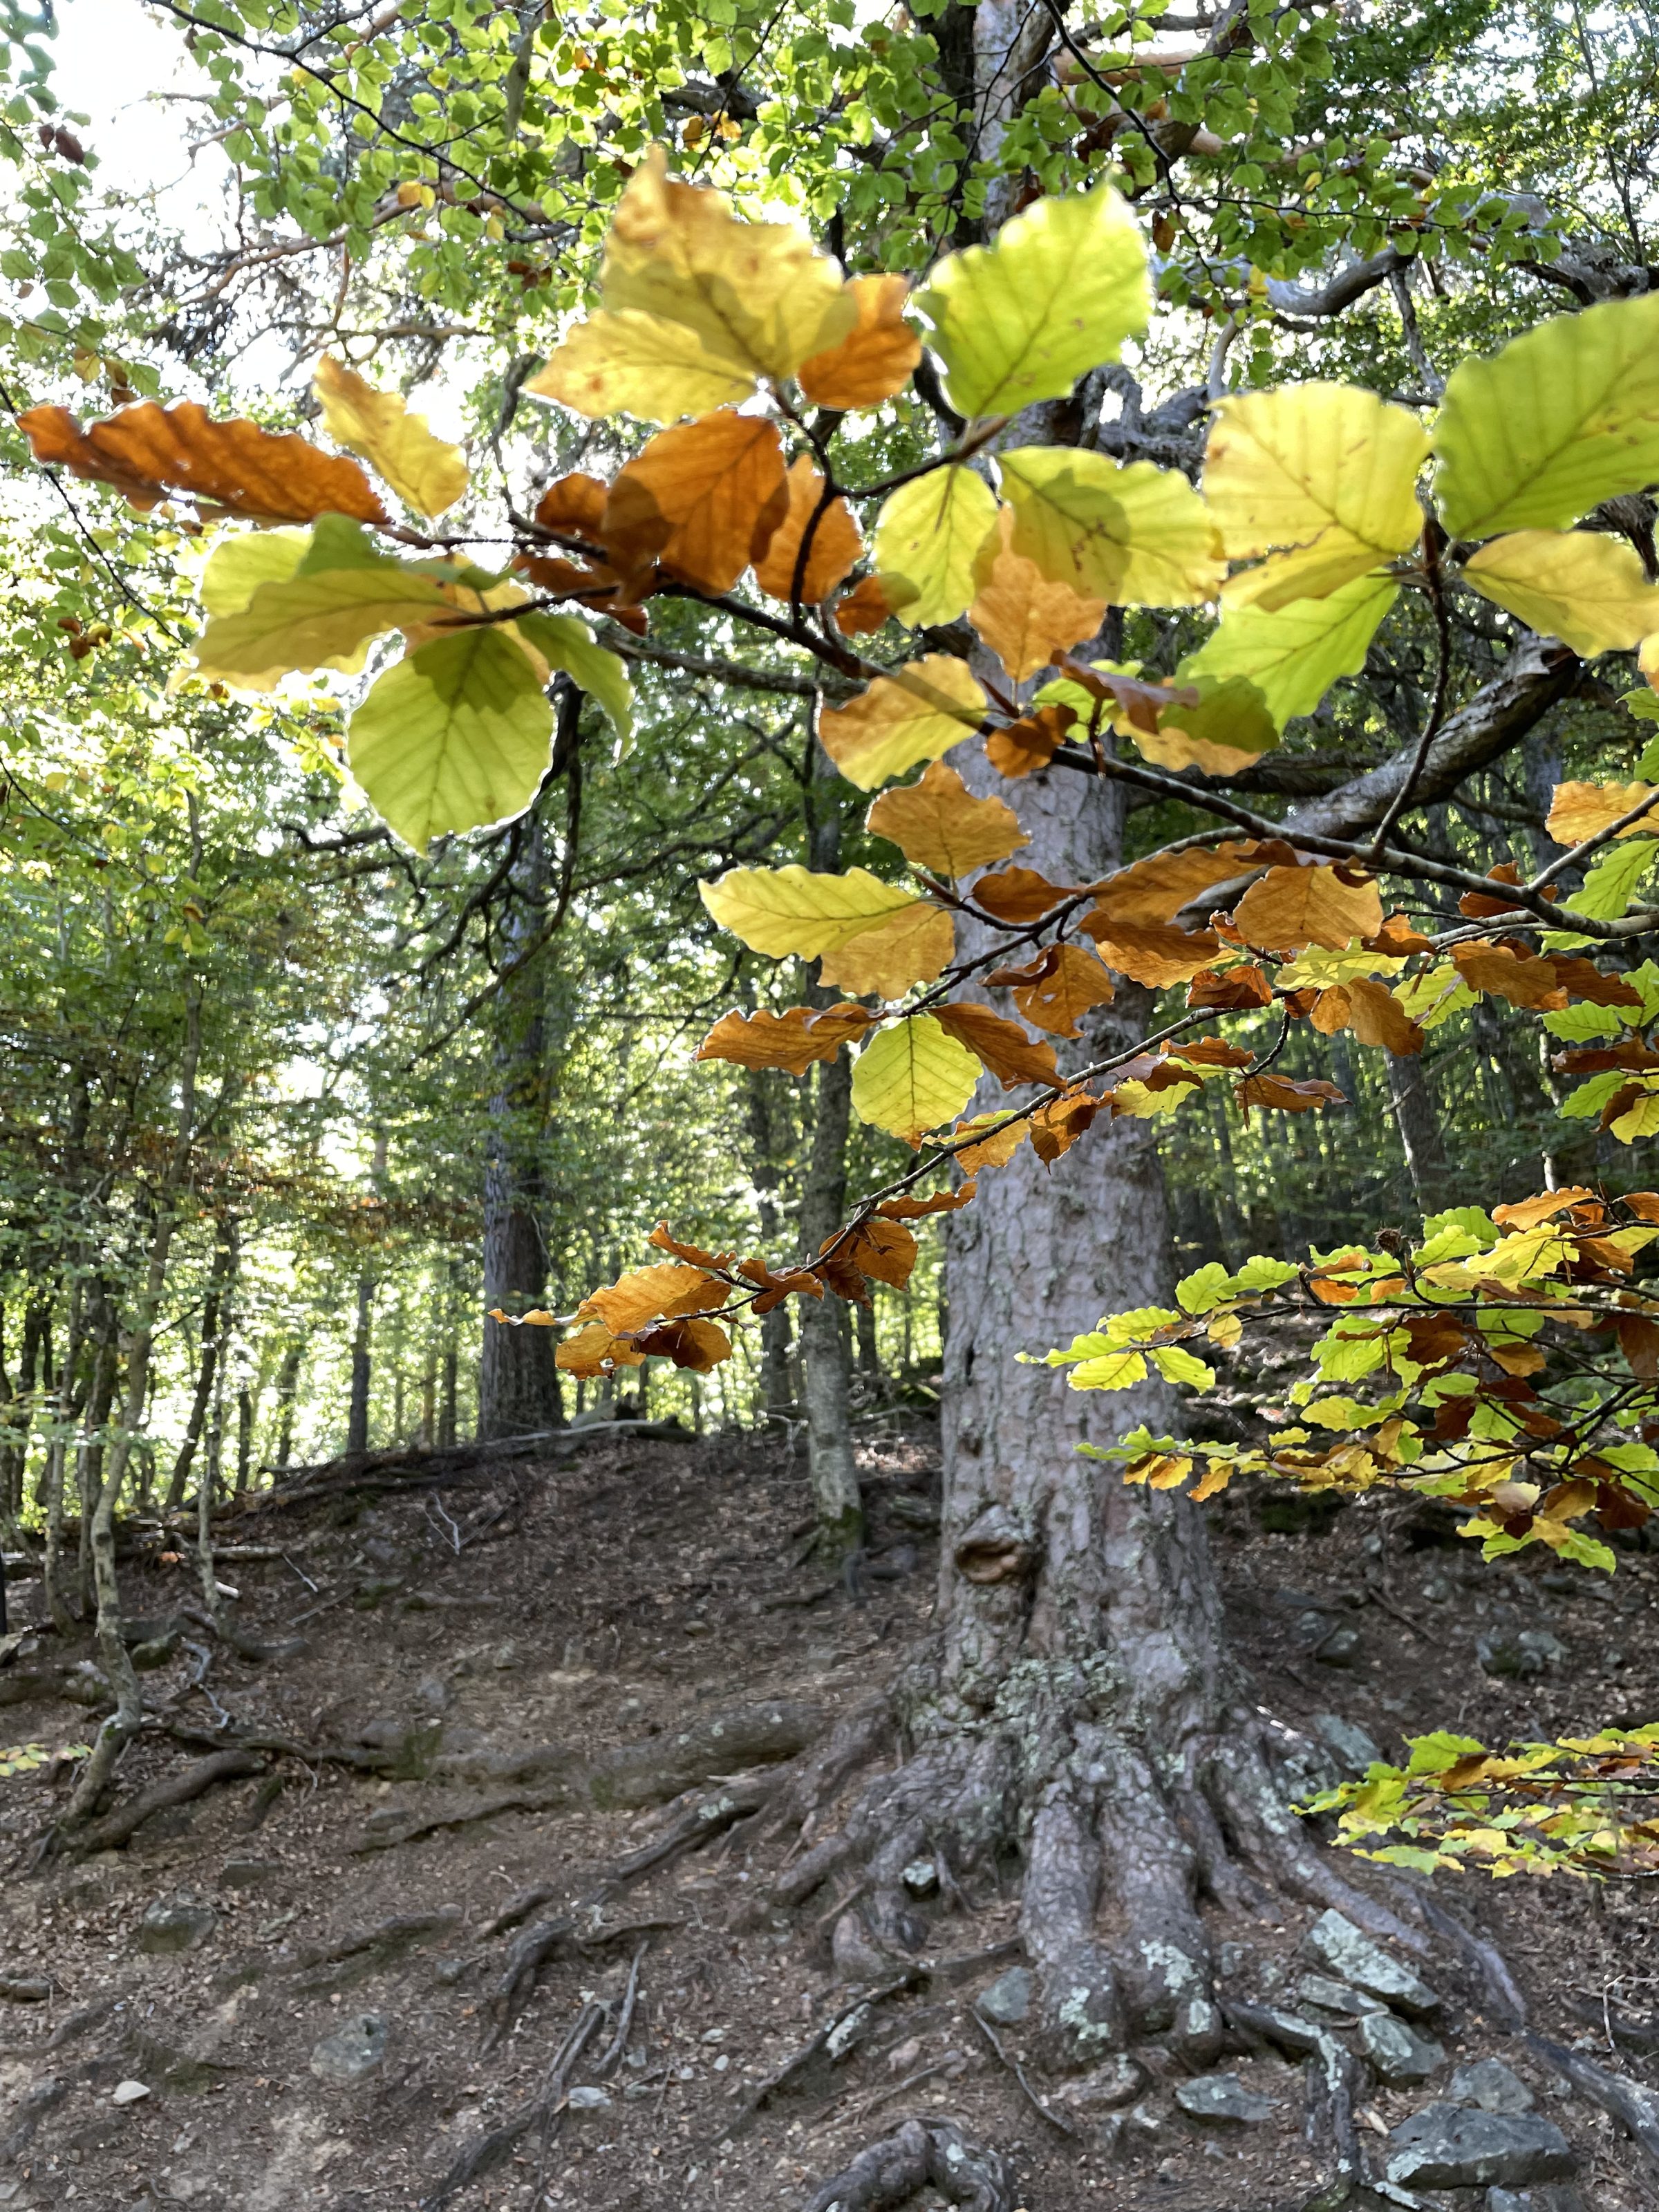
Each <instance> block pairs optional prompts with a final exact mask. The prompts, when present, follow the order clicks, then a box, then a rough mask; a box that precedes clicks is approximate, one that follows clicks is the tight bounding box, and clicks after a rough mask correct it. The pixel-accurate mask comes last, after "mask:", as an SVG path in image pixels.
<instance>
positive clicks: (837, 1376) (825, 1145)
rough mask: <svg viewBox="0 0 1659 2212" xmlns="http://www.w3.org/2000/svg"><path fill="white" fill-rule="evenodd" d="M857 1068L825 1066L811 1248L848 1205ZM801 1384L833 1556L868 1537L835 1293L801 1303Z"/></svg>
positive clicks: (809, 1218) (806, 1195) (805, 1236)
mask: <svg viewBox="0 0 1659 2212" xmlns="http://www.w3.org/2000/svg"><path fill="white" fill-rule="evenodd" d="M852 1097H853V1069H852V1063H851V1061H850V1060H849V1059H848V1055H847V1054H845V1053H843V1054H841V1055H840V1057H839V1058H838V1059H836V1060H830V1061H829V1062H828V1063H826V1064H825V1065H824V1066H821V1067H820V1068H819V1069H818V1073H817V1097H816V1099H815V1102H814V1112H813V1116H812V1150H811V1157H810V1158H809V1161H808V1164H807V1170H806V1182H805V1188H804V1189H803V1190H802V1193H801V1205H800V1227H801V1243H802V1247H803V1249H805V1251H807V1252H809V1253H811V1252H816V1251H817V1249H818V1248H819V1246H820V1245H822V1244H823V1243H825V1242H826V1241H827V1240H828V1239H829V1237H833V1236H834V1235H835V1233H836V1230H837V1229H839V1228H840V1226H841V1223H842V1214H843V1213H844V1212H845V1211H846V1205H847V1127H848V1117H849V1115H850V1112H851V1106H852ZM800 1352H801V1370H802V1383H803V1385H804V1388H805V1397H806V1452H807V1474H808V1479H809V1480H810V1481H811V1486H812V1504H813V1509H814V1510H815V1512H816V1513H817V1523H818V1543H819V1548H820V1550H821V1551H822V1552H823V1553H824V1554H825V1555H826V1556H827V1557H828V1558H829V1559H831V1560H835V1559H841V1558H843V1557H844V1556H845V1555H846V1554H847V1553H849V1552H854V1551H856V1550H857V1549H858V1548H859V1547H860V1545H861V1544H862V1543H863V1541H864V1507H863V1504H862V1502H861V1500H860V1497H859V1478H858V1468H857V1467H856V1466H855V1464H854V1459H853V1430H852V1423H851V1415H850V1412H849V1407H848V1398H849V1395H850V1393H851V1389H852V1379H853V1378H852V1374H851V1370H850V1363H849V1362H848V1357H847V1340H846V1338H845V1337H844V1336H843V1335H842V1321H841V1314H840V1312H839V1310H838V1308H837V1302H836V1300H835V1299H834V1298H833V1297H823V1298H803V1299H802V1300H801V1302H800Z"/></svg>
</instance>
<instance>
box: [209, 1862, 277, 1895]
mask: <svg viewBox="0 0 1659 2212" xmlns="http://www.w3.org/2000/svg"><path fill="white" fill-rule="evenodd" d="M282 1870H283V1869H282V1868H281V1867H280V1866H278V1864H277V1863H276V1860H275V1859H227V1860H226V1861H225V1866H224V1872H223V1873H222V1875H220V1877H219V1879H220V1881H222V1882H223V1884H224V1885H225V1887H226V1888H227V1889H257V1888H258V1886H259V1884H260V1883H261V1882H262V1881H270V1879H271V1877H272V1876H273V1875H279V1874H281V1872H282Z"/></svg>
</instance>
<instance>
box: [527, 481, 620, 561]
mask: <svg viewBox="0 0 1659 2212" xmlns="http://www.w3.org/2000/svg"><path fill="white" fill-rule="evenodd" d="M610 496H611V488H610V486H609V485H608V484H605V483H600V481H599V477H590V476H588V475H586V473H585V472H584V471H582V470H580V469H577V470H574V471H572V472H571V474H570V475H568V476H563V477H556V479H555V480H554V482H553V483H550V484H549V486H548V487H547V489H546V490H545V491H544V493H543V494H542V495H541V498H540V499H539V500H538V501H537V504H536V520H537V522H538V524H539V525H540V526H541V527H542V528H543V529H544V530H550V531H552V532H553V533H554V534H555V536H556V537H560V538H585V539H586V541H587V543H588V544H590V545H598V544H601V543H602V542H603V539H602V532H604V529H605V501H607V500H608V499H609V498H610Z"/></svg>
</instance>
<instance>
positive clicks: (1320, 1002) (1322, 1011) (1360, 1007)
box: [1312, 975, 1424, 1059]
mask: <svg viewBox="0 0 1659 2212" xmlns="http://www.w3.org/2000/svg"><path fill="white" fill-rule="evenodd" d="M1312 1019H1313V1025H1314V1027H1315V1028H1316V1030H1319V1031H1320V1032H1321V1034H1322V1035H1323V1036H1334V1035H1335V1034H1336V1032H1337V1030H1352V1031H1353V1033H1354V1035H1355V1036H1357V1037H1358V1040H1359V1042H1360V1043H1361V1044H1370V1045H1381V1046H1383V1048H1384V1049H1385V1050H1387V1051H1389V1052H1391V1053H1394V1054H1395V1055H1396V1056H1397V1057H1398V1058H1401V1059H1405V1058H1407V1056H1408V1055H1410V1054H1414V1053H1419V1052H1421V1051H1422V1049H1423V1042H1424V1033H1423V1031H1422V1030H1420V1029H1419V1027H1418V1025H1417V1024H1416V1023H1415V1022H1414V1021H1413V1019H1412V1018H1411V1016H1410V1015H1409V1014H1408V1013H1407V1012H1406V1010H1405V1008H1404V1007H1403V1006H1401V1003H1400V1001H1399V1000H1398V999H1396V998H1395V996H1394V994H1392V993H1391V992H1390V991H1389V989H1388V988H1387V987H1386V986H1385V985H1383V984H1382V983H1379V982H1377V981H1375V980H1374V979H1373V978H1372V977H1370V976H1369V975H1354V976H1351V977H1350V978H1349V980H1348V981H1347V982H1346V983H1337V984H1334V985H1333V986H1332V987H1331V988H1330V989H1329V990H1327V991H1322V992H1321V993H1320V994H1319V996H1318V997H1317V998H1316V1000H1315V1001H1314V1006H1313V1016H1312Z"/></svg>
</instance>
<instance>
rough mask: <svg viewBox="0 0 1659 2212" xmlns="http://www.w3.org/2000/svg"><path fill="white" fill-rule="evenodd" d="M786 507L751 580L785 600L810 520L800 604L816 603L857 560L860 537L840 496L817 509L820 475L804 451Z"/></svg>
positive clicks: (820, 496)
mask: <svg viewBox="0 0 1659 2212" xmlns="http://www.w3.org/2000/svg"><path fill="white" fill-rule="evenodd" d="M788 483H789V505H788V507H787V510H786V512H785V514H784V518H783V520H782V521H781V522H780V523H779V525H778V526H777V528H776V529H775V531H774V532H773V533H772V538H771V542H770V544H769V545H768V546H767V548H766V551H765V553H764V554H763V556H762V557H761V559H760V560H758V561H757V562H756V563H755V581H756V582H757V584H758V585H759V586H760V587H761V589H762V591H763V592H768V593H769V594H770V596H771V597H772V598H773V599H788V598H789V597H790V595H791V592H793V587H794V581H795V566H796V563H797V562H798V561H799V558H800V549H801V542H802V540H803V539H804V538H805V535H806V528H807V525H808V524H809V523H811V524H812V543H811V549H810V550H809V551H808V553H807V556H806V566H805V573H804V574H803V575H802V578H801V586H800V596H801V599H802V602H803V604H804V605H807V606H809V607H815V606H817V604H818V602H819V601H820V600H821V599H828V598H829V594H830V592H833V591H834V590H835V588H836V585H837V584H838V583H840V581H841V580H842V577H843V576H844V575H845V574H847V572H848V569H849V568H852V566H853V565H854V562H856V561H857V560H859V559H860V556H861V555H862V554H863V551H864V540H863V538H862V537H860V534H859V526H858V525H857V523H856V522H854V520H853V510H852V508H851V507H848V504H847V501H845V500H844V499H837V500H832V501H830V503H829V506H828V507H824V508H823V512H822V513H820V512H819V507H820V502H821V501H822V500H823V489H824V484H823V477H822V476H821V475H820V474H819V472H818V471H817V469H815V468H814V467H813V465H812V464H811V461H810V460H809V459H807V457H806V456H805V453H803V454H802V455H801V456H800V458H799V459H798V460H797V461H795V462H794V463H793V465H791V468H790V471H789V478H788Z"/></svg>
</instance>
